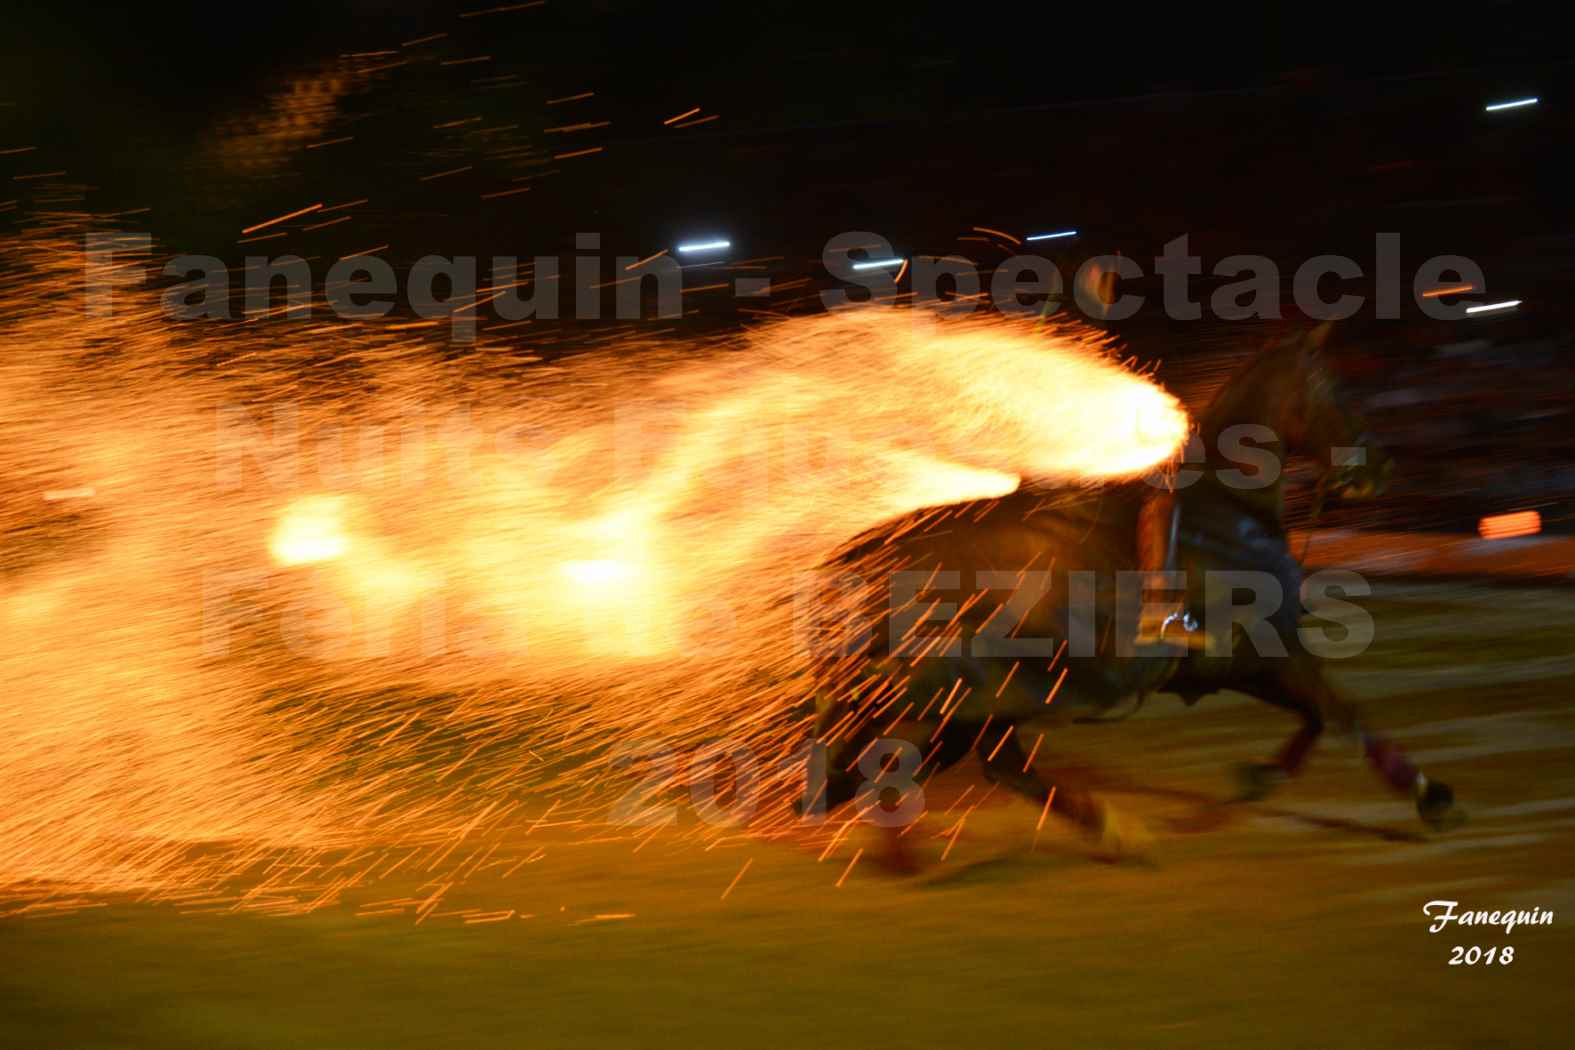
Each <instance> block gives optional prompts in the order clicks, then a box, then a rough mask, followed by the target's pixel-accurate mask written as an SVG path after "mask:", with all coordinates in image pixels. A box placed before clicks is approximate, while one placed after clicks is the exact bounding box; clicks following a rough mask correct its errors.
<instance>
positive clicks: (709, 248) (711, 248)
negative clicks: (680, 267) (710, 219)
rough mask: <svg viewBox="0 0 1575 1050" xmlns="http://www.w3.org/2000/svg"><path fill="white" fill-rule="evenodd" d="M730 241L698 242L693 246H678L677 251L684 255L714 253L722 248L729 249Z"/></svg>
mask: <svg viewBox="0 0 1575 1050" xmlns="http://www.w3.org/2000/svg"><path fill="white" fill-rule="evenodd" d="M732 246H733V244H732V242H731V241H699V242H697V243H695V244H680V245H679V246H678V250H679V251H680V252H682V253H683V254H685V255H688V254H689V253H690V252H715V251H721V250H722V249H723V248H731V247H732Z"/></svg>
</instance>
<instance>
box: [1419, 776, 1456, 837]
mask: <svg viewBox="0 0 1575 1050" xmlns="http://www.w3.org/2000/svg"><path fill="white" fill-rule="evenodd" d="M1416 814H1417V816H1419V817H1421V818H1422V823H1424V824H1426V825H1427V826H1428V827H1430V828H1432V829H1433V830H1434V831H1448V830H1450V829H1451V828H1458V827H1459V826H1460V825H1462V824H1464V823H1465V822H1466V812H1465V810H1463V809H1461V808H1460V807H1459V806H1457V805H1455V793H1454V791H1452V790H1451V789H1450V787H1449V785H1448V784H1443V783H1440V782H1439V781H1436V780H1429V781H1427V785H1426V786H1425V787H1423V788H1422V790H1421V791H1419V792H1417V796H1416Z"/></svg>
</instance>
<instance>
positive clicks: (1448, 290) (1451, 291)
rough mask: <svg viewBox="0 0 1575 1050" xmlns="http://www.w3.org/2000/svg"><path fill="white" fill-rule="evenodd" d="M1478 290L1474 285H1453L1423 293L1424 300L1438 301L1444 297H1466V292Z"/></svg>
mask: <svg viewBox="0 0 1575 1050" xmlns="http://www.w3.org/2000/svg"><path fill="white" fill-rule="evenodd" d="M1476 290H1477V286H1476V285H1474V284H1452V285H1448V286H1446V287H1443V288H1429V289H1428V290H1427V291H1425V292H1423V293H1422V298H1424V299H1437V298H1438V297H1440V296H1443V295H1464V294H1465V293H1466V292H1474V291H1476Z"/></svg>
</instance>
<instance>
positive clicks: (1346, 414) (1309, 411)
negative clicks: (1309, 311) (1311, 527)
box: [1198, 324, 1394, 499]
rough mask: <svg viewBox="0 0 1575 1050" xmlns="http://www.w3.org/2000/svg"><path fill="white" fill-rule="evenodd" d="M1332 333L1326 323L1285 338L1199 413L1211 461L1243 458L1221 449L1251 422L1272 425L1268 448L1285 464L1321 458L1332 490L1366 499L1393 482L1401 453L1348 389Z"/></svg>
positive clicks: (1253, 493)
mask: <svg viewBox="0 0 1575 1050" xmlns="http://www.w3.org/2000/svg"><path fill="white" fill-rule="evenodd" d="M1328 334H1329V326H1328V325H1327V324H1324V325H1320V326H1318V327H1317V328H1314V329H1311V330H1303V331H1298V332H1297V333H1295V334H1293V335H1291V336H1289V337H1288V338H1284V339H1281V340H1279V341H1278V342H1276V343H1275V344H1274V345H1272V346H1270V347H1269V348H1267V349H1266V350H1264V351H1263V352H1262V353H1260V354H1259V355H1258V356H1257V357H1256V358H1254V359H1253V360H1252V361H1251V362H1250V363H1249V364H1248V365H1247V366H1246V368H1244V369H1243V370H1242V371H1241V372H1240V373H1239V374H1238V375H1236V376H1235V377H1234V378H1233V379H1232V380H1231V381H1230V382H1229V383H1227V384H1225V386H1224V387H1223V388H1221V390H1220V392H1219V393H1218V394H1217V395H1216V396H1215V398H1214V401H1213V402H1212V403H1211V404H1210V405H1209V407H1208V408H1206V409H1205V410H1204V411H1203V414H1202V416H1201V418H1200V420H1199V434H1198V437H1199V438H1200V439H1201V441H1202V444H1203V447H1204V448H1205V449H1206V450H1207V452H1206V454H1207V455H1208V456H1209V462H1210V464H1211V465H1213V466H1215V467H1217V468H1219V469H1221V470H1228V469H1231V468H1233V467H1235V466H1236V465H1237V464H1235V463H1234V462H1233V461H1232V460H1231V459H1230V458H1229V457H1228V456H1225V455H1224V453H1223V452H1222V451H1221V450H1222V449H1223V447H1224V446H1226V445H1227V444H1228V443H1229V438H1230V430H1231V428H1233V427H1235V426H1239V425H1243V424H1245V425H1250V426H1258V427H1267V428H1268V430H1269V431H1270V432H1271V433H1272V435H1273V437H1272V439H1271V440H1269V441H1268V443H1267V446H1266V447H1267V448H1268V449H1269V450H1270V451H1271V453H1272V454H1273V455H1274V456H1275V457H1276V458H1277V459H1279V460H1280V461H1281V462H1282V463H1283V461H1285V460H1286V459H1288V458H1290V457H1292V456H1301V457H1305V458H1307V459H1311V460H1312V461H1313V462H1315V463H1317V464H1318V465H1319V469H1320V472H1321V477H1320V480H1319V486H1320V489H1321V490H1322V491H1323V492H1325V493H1330V494H1334V495H1338V496H1341V497H1344V498H1347V499H1366V498H1371V497H1373V496H1376V495H1378V494H1379V493H1380V492H1382V491H1383V490H1384V489H1385V488H1386V487H1387V486H1388V483H1389V477H1390V475H1391V474H1393V473H1394V460H1392V459H1391V458H1390V457H1389V454H1388V453H1387V452H1385V451H1384V449H1383V447H1382V446H1381V445H1380V444H1379V443H1378V441H1377V439H1375V438H1374V437H1373V435H1372V433H1371V432H1370V431H1369V430H1368V428H1367V422H1366V420H1364V419H1363V418H1362V416H1361V414H1360V413H1358V412H1357V411H1356V409H1355V407H1354V406H1353V405H1352V404H1351V401H1350V399H1349V398H1348V397H1347V396H1346V394H1345V393H1344V392H1343V391H1342V390H1341V389H1340V385H1339V383H1338V381H1337V380H1336V379H1335V375H1334V372H1333V370H1332V369H1331V368H1330V366H1329V362H1328V360H1327V359H1326V358H1325V356H1324V352H1323V344H1324V342H1325V341H1326V339H1327V338H1328ZM1255 440H1257V441H1258V442H1259V443H1262V442H1263V440H1264V439H1262V438H1259V439H1255ZM1277 491H1278V490H1277V488H1269V489H1262V488H1258V487H1256V486H1253V487H1251V488H1250V489H1249V490H1248V491H1247V492H1246V493H1245V495H1246V496H1248V497H1250V498H1254V499H1257V498H1263V497H1265V496H1267V494H1268V493H1271V492H1274V493H1277ZM1274 498H1277V496H1276V497H1274Z"/></svg>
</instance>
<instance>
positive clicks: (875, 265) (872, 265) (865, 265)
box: [853, 259, 907, 270]
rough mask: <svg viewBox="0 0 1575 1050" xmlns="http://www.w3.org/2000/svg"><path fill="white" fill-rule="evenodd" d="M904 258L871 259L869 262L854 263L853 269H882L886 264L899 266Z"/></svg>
mask: <svg viewBox="0 0 1575 1050" xmlns="http://www.w3.org/2000/svg"><path fill="white" fill-rule="evenodd" d="M906 261H907V260H905V259H871V260H870V261H869V262H861V263H854V264H853V268H854V269H855V270H884V269H885V268H886V267H888V266H901V265H902V264H903V263H904V262H906Z"/></svg>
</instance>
